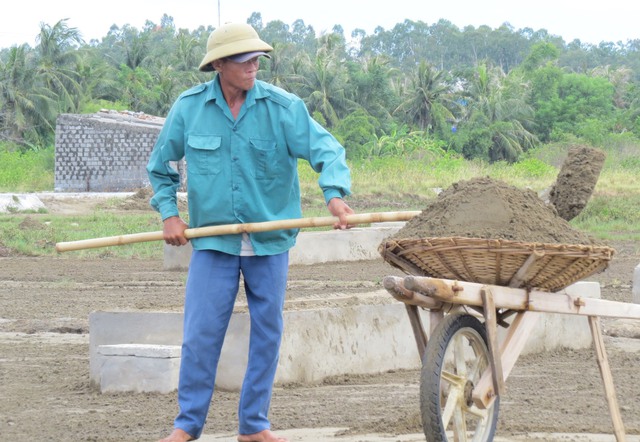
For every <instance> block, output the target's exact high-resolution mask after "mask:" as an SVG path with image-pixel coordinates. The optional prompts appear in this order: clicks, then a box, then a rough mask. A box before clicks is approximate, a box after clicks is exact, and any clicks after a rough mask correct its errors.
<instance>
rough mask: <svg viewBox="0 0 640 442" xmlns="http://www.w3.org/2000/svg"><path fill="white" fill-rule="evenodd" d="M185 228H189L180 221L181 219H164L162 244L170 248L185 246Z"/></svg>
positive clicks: (174, 217)
mask: <svg viewBox="0 0 640 442" xmlns="http://www.w3.org/2000/svg"><path fill="white" fill-rule="evenodd" d="M187 228H189V226H188V225H187V223H185V222H184V221H182V218H180V217H179V216H171V217H169V218H167V219H165V220H164V223H163V226H162V234H163V237H164V242H166V243H167V244H169V245H171V246H183V245H185V244H186V243H188V242H189V240H188V239H187V238H186V237H185V236H184V231H185V230H187Z"/></svg>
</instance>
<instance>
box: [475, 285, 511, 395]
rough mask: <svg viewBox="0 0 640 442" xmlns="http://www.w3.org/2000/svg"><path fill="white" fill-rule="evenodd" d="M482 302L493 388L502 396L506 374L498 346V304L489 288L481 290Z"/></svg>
mask: <svg viewBox="0 0 640 442" xmlns="http://www.w3.org/2000/svg"><path fill="white" fill-rule="evenodd" d="M480 294H481V295H482V303H483V304H484V325H485V328H486V330H487V341H488V344H489V355H490V356H489V362H490V363H491V373H492V375H493V376H492V377H493V388H494V390H495V394H496V395H497V396H500V395H501V394H503V393H504V392H505V382H504V374H503V372H502V357H501V355H500V349H499V348H498V323H497V320H496V316H497V312H496V305H495V303H494V302H493V295H492V294H491V290H489V289H488V288H486V289H482V290H480Z"/></svg>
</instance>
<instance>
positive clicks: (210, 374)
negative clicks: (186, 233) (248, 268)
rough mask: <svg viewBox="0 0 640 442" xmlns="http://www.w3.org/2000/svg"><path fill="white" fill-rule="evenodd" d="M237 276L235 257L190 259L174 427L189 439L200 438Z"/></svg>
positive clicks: (199, 253) (204, 254)
mask: <svg viewBox="0 0 640 442" xmlns="http://www.w3.org/2000/svg"><path fill="white" fill-rule="evenodd" d="M239 275H240V260H239V257H238V256H233V255H227V254H225V253H221V252H216V251H211V250H194V252H193V255H192V256H191V262H190V264H189V273H188V276H187V284H186V295H185V306H184V336H183V344H182V354H181V363H180V377H179V384H178V405H179V407H180V411H179V413H178V416H177V417H176V419H175V427H176V428H180V429H182V430H184V431H186V432H187V433H189V434H191V435H192V436H194V437H200V435H201V433H202V430H203V428H204V424H205V420H206V418H207V413H208V411H209V405H210V403H211V397H212V395H213V388H214V385H215V379H216V371H217V366H218V361H219V359H220V352H221V350H222V344H223V342H224V336H225V333H226V330H227V327H228V325H229V320H230V318H231V314H232V313H233V305H234V302H235V298H236V295H237V293H238V285H239Z"/></svg>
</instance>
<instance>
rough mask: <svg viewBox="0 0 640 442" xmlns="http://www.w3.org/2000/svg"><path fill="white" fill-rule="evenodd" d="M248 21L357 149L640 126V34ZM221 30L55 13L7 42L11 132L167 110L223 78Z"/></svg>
mask: <svg viewBox="0 0 640 442" xmlns="http://www.w3.org/2000/svg"><path fill="white" fill-rule="evenodd" d="M247 22H248V23H250V24H251V25H252V26H253V27H254V28H256V30H258V32H259V33H260V35H261V37H262V38H263V39H264V40H266V41H267V42H269V43H270V44H272V45H273V46H274V48H275V50H274V52H273V57H272V59H270V60H267V59H263V60H262V61H261V63H262V65H261V71H260V72H259V76H260V78H261V79H263V80H265V81H268V82H271V83H273V84H276V85H278V86H281V87H283V88H285V89H286V90H288V91H290V92H293V93H295V94H297V95H298V96H300V97H301V98H302V99H303V100H304V101H305V103H306V104H307V107H308V109H309V112H310V113H311V114H312V115H313V116H314V118H316V119H317V120H318V121H319V122H321V123H322V124H323V125H326V126H327V127H328V128H329V129H330V130H331V132H332V133H334V134H335V136H336V137H337V138H338V139H339V140H340V141H341V142H342V143H343V144H344V146H345V147H346V149H347V155H348V158H349V159H351V160H361V159H364V160H366V159H376V158H378V157H387V156H403V157H406V156H411V157H413V158H416V157H418V158H420V157H422V156H423V155H425V153H426V154H430V153H431V151H432V150H434V149H436V150H437V149H440V150H444V151H445V152H447V153H449V154H451V155H454V154H455V155H461V156H462V157H463V158H465V159H468V160H482V161H489V162H500V161H506V162H508V163H515V162H517V161H519V160H521V159H522V158H523V157H524V156H525V155H526V154H527V152H529V151H532V150H535V149H536V148H537V147H539V146H540V145H541V144H543V143H549V142H561V141H566V140H568V139H579V140H581V142H584V143H588V144H592V145H602V144H603V142H604V141H605V140H606V139H607V137H609V136H612V135H623V136H625V137H630V138H634V139H636V140H637V139H638V137H640V40H633V41H629V42H627V43H623V42H618V43H615V44H614V43H610V42H602V43H601V44H600V45H597V46H596V45H590V44H582V43H581V42H580V41H579V40H575V41H572V42H569V43H567V42H565V41H564V40H562V38H560V37H557V36H554V35H551V34H549V33H548V32H547V31H546V30H544V29H540V30H537V31H534V30H533V29H530V28H524V29H513V28H511V27H510V26H509V25H506V24H505V25H503V26H501V27H499V28H498V29H491V28H489V27H487V26H480V27H479V28H475V27H473V26H466V27H464V29H459V28H457V27H456V26H454V25H453V24H451V23H450V22H447V21H446V20H440V21H438V22H437V23H434V24H427V23H424V22H421V21H412V20H405V21H404V22H403V23H398V24H397V25H395V26H394V27H393V28H392V29H388V30H386V29H383V28H378V29H376V31H375V32H374V34H372V35H367V34H366V33H365V32H364V31H362V30H357V31H355V32H354V33H353V34H352V35H351V36H350V38H349V37H347V36H345V35H344V32H343V29H342V28H341V27H340V26H336V27H335V28H334V29H333V30H332V32H330V33H326V34H321V35H317V34H316V32H315V30H314V29H313V28H312V27H311V26H307V25H305V23H304V22H303V21H302V20H296V21H295V22H294V23H293V24H292V25H288V24H285V23H283V22H281V21H278V20H276V21H272V22H268V23H266V24H265V23H263V21H262V16H261V14H260V13H257V12H255V13H253V14H252V15H251V16H250V17H249V18H248V20H247ZM212 30H213V27H211V26H207V27H205V26H201V27H199V28H198V29H196V30H194V31H188V30H185V29H177V28H176V27H175V25H174V23H173V19H172V18H171V17H169V16H167V15H164V16H163V17H162V18H161V20H160V23H154V22H152V21H147V23H146V24H145V26H144V28H143V29H141V30H139V29H136V28H134V27H131V26H129V25H125V26H123V27H121V28H120V27H118V26H115V25H114V26H112V27H111V29H110V30H109V32H108V33H107V35H106V36H104V37H103V38H102V39H101V40H100V41H91V42H89V43H87V42H84V41H83V40H82V39H81V38H80V34H79V33H78V30H77V29H75V28H70V27H69V26H68V24H67V20H66V19H63V20H60V21H59V22H57V23H55V24H53V25H50V24H45V23H43V24H42V25H41V28H40V32H39V34H38V36H37V40H36V41H37V42H38V43H37V45H36V46H35V47H33V48H32V47H30V46H29V45H22V46H19V47H17V46H14V47H11V48H5V49H1V50H0V142H1V141H10V142H11V143H14V145H15V146H16V147H17V149H18V150H19V151H21V152H26V151H31V150H36V151H38V150H41V149H43V147H44V146H51V145H53V142H54V132H55V124H56V118H57V116H58V115H59V114H61V113H83V112H95V111H96V110H98V109H100V108H112V109H128V110H131V111H135V112H144V113H147V114H151V115H157V116H165V115H166V114H167V112H168V110H169V108H170V106H171V104H172V103H173V101H174V100H175V99H176V97H177V96H178V95H179V93H180V92H182V91H184V90H185V89H187V88H189V87H191V86H193V85H194V84H197V83H201V82H204V81H208V80H210V79H211V78H212V76H211V74H210V73H202V72H199V71H198V70H197V66H198V64H199V61H200V59H201V56H202V54H203V52H204V48H205V46H206V40H207V38H208V35H209V33H210V32H211V31H212ZM425 151H427V152H425Z"/></svg>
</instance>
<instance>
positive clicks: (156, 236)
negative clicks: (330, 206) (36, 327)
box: [56, 211, 421, 252]
mask: <svg viewBox="0 0 640 442" xmlns="http://www.w3.org/2000/svg"><path fill="white" fill-rule="evenodd" d="M419 213H421V212H420V211H407V212H376V213H360V214H355V215H348V216H347V222H348V223H349V224H351V225H357V224H368V223H379V222H388V221H408V220H410V219H411V218H413V217H414V216H416V215H418V214H419ZM336 222H338V217H335V216H326V217H313V218H294V219H283V220H277V221H265V222H260V223H245V224H223V225H219V226H207V227H198V228H193V229H187V230H185V232H184V233H185V236H186V237H187V238H188V239H191V238H200V237H203V236H217V235H230V234H238V233H252V232H267V231H271V230H281V229H300V228H305V227H324V226H332V225H334V224H335V223H336ZM162 239H163V234H162V231H156V232H143V233H132V234H129V235H119V236H108V237H104V238H92V239H84V240H80V241H68V242H59V243H57V244H56V250H57V251H58V252H69V251H72V250H82V249H93V248H98V247H107V246H121V245H124V244H133V243H138V242H147V241H160V240H162Z"/></svg>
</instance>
